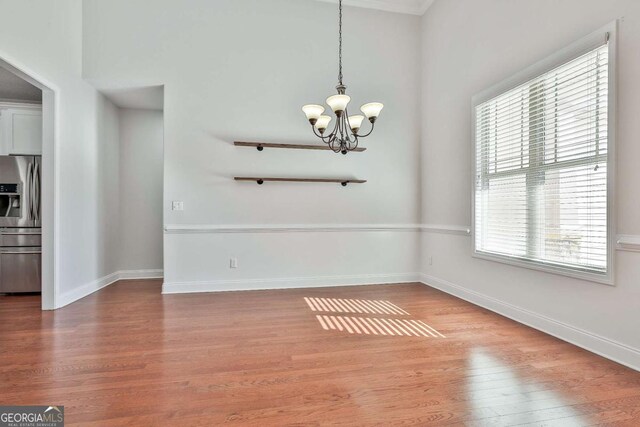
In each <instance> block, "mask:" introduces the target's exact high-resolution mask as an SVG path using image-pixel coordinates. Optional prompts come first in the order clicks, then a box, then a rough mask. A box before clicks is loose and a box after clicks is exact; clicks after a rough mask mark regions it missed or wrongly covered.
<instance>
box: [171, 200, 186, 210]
mask: <svg viewBox="0 0 640 427" xmlns="http://www.w3.org/2000/svg"><path fill="white" fill-rule="evenodd" d="M171 210H172V211H183V210H184V202H180V201H173V202H172V203H171Z"/></svg>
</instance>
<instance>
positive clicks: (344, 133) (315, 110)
mask: <svg viewBox="0 0 640 427" xmlns="http://www.w3.org/2000/svg"><path fill="white" fill-rule="evenodd" d="M338 10H339V13H338V16H339V19H338V22H339V24H338V28H339V30H338V46H339V47H338V86H336V89H337V91H338V94H337V95H333V96H330V97H329V98H327V105H329V107H330V108H331V110H333V112H334V114H335V115H336V120H335V124H334V126H333V130H332V131H331V132H330V133H328V134H326V135H325V132H326V130H327V127H328V126H329V122H331V116H327V115H323V114H322V113H324V107H323V106H322V105H317V104H308V105H305V106H304V107H302V111H304V114H305V115H306V116H307V119H308V120H309V123H311V128H312V129H313V133H314V134H315V135H316V136H317V137H318V138H320V139H321V140H322V141H323V142H324V143H325V144H327V145H328V146H329V148H330V149H331V150H333V152H335V153H338V152H340V153H342V154H347V152H349V151H353V150H355V149H356V148H357V147H358V138H364V137H367V136H369V135H371V132H373V128H374V125H375V122H376V119H377V118H378V115H380V111H381V110H382V107H383V105H382V104H381V103H379V102H370V103H368V104H364V105H363V106H362V107H360V111H362V113H363V114H364V116H363V115H360V114H358V115H355V116H350V115H349V112H348V110H347V104H349V101H351V97H350V96H349V95H346V94H345V90H346V89H347V87H346V86H345V85H344V84H342V0H338ZM365 116H366V118H367V119H368V120H369V122H370V123H371V129H370V130H369V132H367V133H365V134H359V133H358V132H359V131H360V126H361V125H362V122H363V121H364V119H365Z"/></svg>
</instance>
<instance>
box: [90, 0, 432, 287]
mask: <svg viewBox="0 0 640 427" xmlns="http://www.w3.org/2000/svg"><path fill="white" fill-rule="evenodd" d="M344 19H345V28H344V30H345V31H344V41H345V46H344V49H345V50H344V58H345V62H344V67H345V69H344V71H345V83H346V84H347V85H348V86H349V88H348V93H349V94H350V95H351V96H352V99H353V103H354V104H355V105H354V106H355V107H359V106H360V105H361V104H363V103H365V102H367V101H373V100H379V101H382V102H384V103H385V105H386V107H385V110H384V111H383V113H382V116H381V118H380V120H379V123H378V126H377V129H376V132H374V134H373V136H371V137H370V138H369V139H367V140H366V141H365V144H366V146H367V147H368V148H369V150H368V151H367V152H365V153H351V154H349V155H347V156H342V155H335V154H332V153H328V152H315V151H302V150H298V151H296V150H271V151H269V150H265V151H263V152H261V153H260V152H257V151H256V150H254V149H248V148H236V147H234V146H233V145H232V143H233V141H234V140H258V141H273V142H307V143H318V141H316V140H315V137H313V136H312V135H311V133H310V132H311V130H310V129H309V126H308V124H307V123H306V121H305V119H304V115H303V114H302V112H301V111H300V107H301V106H302V105H303V104H306V103H309V102H323V100H324V99H325V98H326V97H327V96H328V95H331V94H333V93H334V86H335V85H336V79H337V76H336V74H337V63H336V62H337V52H336V50H337V43H336V42H337V40H336V38H337V7H336V6H335V5H332V4H327V3H322V2H316V1H311V0H305V1H291V0H270V1H268V2H267V1H263V0H219V1H215V2H211V1H209V0H188V1H183V2H175V1H171V0H162V1H159V2H155V3H154V5H153V7H150V6H149V2H147V1H142V0H134V1H131V0H126V1H125V0H115V1H109V2H104V1H96V0H86V1H85V2H84V70H83V72H84V75H85V77H86V78H87V79H89V80H90V81H91V82H92V83H93V84H95V85H97V86H98V87H100V88H104V89H111V90H113V89H115V88H117V87H118V85H120V86H121V87H126V86H143V85H156V84H164V85H165V98H164V99H165V111H164V113H165V115H164V119H165V162H164V183H165V185H164V222H165V224H166V225H178V226H180V225H193V224H201V225H207V226H209V225H228V224H235V225H247V224H303V225H309V224H356V225H358V224H410V223H415V222H417V221H418V219H419V217H420V213H419V206H420V204H419V170H418V163H419V156H417V155H416V153H418V152H419V149H420V144H419V116H418V113H419V91H418V90H417V89H418V87H419V37H418V34H419V23H420V20H419V18H418V17H415V16H408V15H400V14H393V13H386V12H380V11H372V10H367V9H361V8H350V7H347V8H345V16H344ZM372 29H375V30H373V31H372ZM255 174H259V175H275V176H320V177H322V176H328V177H335V176H338V177H343V176H347V177H351V176H354V177H358V178H363V179H368V180H369V182H368V183H366V184H364V185H350V186H348V187H346V188H343V187H341V186H339V185H337V184H286V183H283V184H274V183H266V184H264V185H263V186H260V187H259V186H258V185H256V184H255V183H238V182H234V181H233V179H232V177H233V176H234V175H255ZM172 200H181V201H184V207H185V210H184V211H183V212H174V211H171V210H170V204H171V201H172ZM381 233H382V234H381ZM410 234H411V235H410V236H408V234H407V232H406V231H394V230H388V231H385V232H379V231H376V232H370V231H360V232H353V231H349V232H331V233H329V234H324V233H318V232H309V233H306V234H305V237H306V247H305V248H304V253H305V257H301V256H300V253H301V252H296V250H295V248H296V247H297V246H296V245H297V243H296V241H297V239H298V238H299V237H300V236H299V235H291V233H284V232H278V233H269V232H263V233H231V234H219V233H215V232H209V233H200V234H198V235H197V236H195V235H193V234H191V233H184V232H180V231H175V232H174V233H171V234H167V235H166V236H165V242H164V243H165V245H164V247H165V262H164V264H165V282H166V283H168V284H181V285H184V289H187V288H189V287H190V286H191V287H192V288H193V287H198V288H199V289H202V288H203V287H207V286H209V289H238V288H240V287H243V286H244V285H246V283H244V282H242V281H243V280H252V279H254V278H256V277H262V278H266V279H269V280H271V279H293V278H301V277H302V278H305V281H304V283H311V282H313V283H315V284H323V283H324V284H330V283H334V282H333V279H331V277H334V276H344V275H348V276H358V277H359V279H360V280H356V279H357V278H353V279H352V280H354V281H358V282H362V281H368V280H370V281H372V282H376V281H379V280H384V279H382V278H387V279H386V280H395V279H393V277H395V278H400V277H406V276H403V275H404V274H405V273H408V272H415V271H417V251H418V246H419V245H418V238H417V234H416V233H410ZM334 242H340V244H341V245H342V247H341V248H335V246H334V244H333V243H334ZM239 248H243V249H244V250H245V251H251V255H243V254H242V253H241V254H240V255H239V253H240V249H239ZM389 248H392V249H393V250H394V251H396V253H394V254H393V255H391V256H389ZM347 249H348V252H347ZM335 252H345V253H344V254H343V257H344V258H343V259H337V256H336V253H335ZM231 256H237V257H238V261H239V268H238V269H236V270H233V271H230V269H229V258H230V257H231ZM319 259H323V260H324V259H328V260H333V261H332V262H331V261H328V262H327V264H322V265H323V266H322V268H321V267H319V264H318V260H319ZM294 260H295V261H294ZM350 260H351V262H349V261H350ZM266 265H269V266H270V269H269V271H265V270H264V266H266ZM186 266H189V267H190V268H187V267H186ZM372 271H374V272H376V273H377V274H378V276H376V277H377V278H370V276H367V275H370V274H371V272H372ZM322 276H328V277H327V280H326V281H324V282H323V280H322V279H321V278H320V279H319V277H322ZM329 276H330V277H329ZM234 280H235V281H236V282H234ZM238 281H239V282H238ZM203 282H208V283H209V284H208V285H203ZM242 283H244V285H243V284H242ZM270 283H275V281H271V282H270ZM298 283H302V282H300V281H298ZM254 285H255V284H254ZM267 285H268V283H265V284H264V286H267Z"/></svg>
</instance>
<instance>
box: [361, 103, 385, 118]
mask: <svg viewBox="0 0 640 427" xmlns="http://www.w3.org/2000/svg"><path fill="white" fill-rule="evenodd" d="M382 107H384V105H382V104H381V103H379V102H370V103H368V104H364V105H363V106H362V107H360V111H362V112H363V113H364V115H365V116H367V119H372V118H373V119H376V118H378V116H379V115H380V111H382Z"/></svg>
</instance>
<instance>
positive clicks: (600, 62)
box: [474, 32, 612, 283]
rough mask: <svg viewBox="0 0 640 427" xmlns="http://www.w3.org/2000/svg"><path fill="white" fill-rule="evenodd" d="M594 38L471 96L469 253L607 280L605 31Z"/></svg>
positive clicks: (608, 130) (607, 60) (607, 70)
mask: <svg viewBox="0 0 640 427" xmlns="http://www.w3.org/2000/svg"><path fill="white" fill-rule="evenodd" d="M591 38H593V37H591ZM598 39H599V40H598V42H597V43H593V42H592V43H590V46H589V47H588V49H585V48H584V47H583V48H582V49H580V50H579V52H576V51H575V50H572V54H571V55H569V54H567V53H566V52H562V53H561V56H562V58H561V60H559V59H558V57H557V56H556V57H554V58H551V59H550V60H547V61H544V62H543V63H541V64H538V65H536V66H534V67H532V69H530V70H527V79H526V80H523V79H519V80H518V82H517V83H516V84H513V83H514V82H513V81H509V82H506V83H505V84H504V85H502V86H503V87H505V86H506V87H508V89H507V90H504V89H500V87H497V88H494V89H492V90H490V91H489V92H487V93H485V94H484V95H480V96H479V97H476V98H474V118H475V123H474V126H475V132H474V133H475V136H474V139H475V141H474V144H475V174H474V187H475V188H474V216H475V218H474V222H475V224H474V246H475V254H476V255H477V256H481V257H484V258H489V259H494V260H502V261H505V262H510V263H516V264H519V265H525V266H529V267H534V268H541V269H545V270H552V271H561V272H565V273H567V274H569V275H573V276H578V277H585V278H590V279H593V280H598V281H602V282H605V283H610V282H611V280H612V278H611V271H610V270H611V268H610V266H611V259H612V258H611V256H610V255H611V253H610V252H611V245H610V239H609V237H610V235H609V234H610V227H609V225H610V221H609V220H610V218H609V211H610V204H609V200H608V194H609V191H610V187H609V186H608V184H609V174H610V165H611V162H610V157H611V149H610V148H611V147H610V133H611V131H612V129H611V126H610V125H609V124H610V120H611V117H610V110H609V104H610V102H611V101H610V99H611V98H610V95H611V94H610V91H611V87H610V84H609V83H610V79H609V75H610V72H611V69H610V67H609V66H610V53H609V47H610V46H609V43H608V42H607V40H609V33H607V34H606V37H605V34H604V33H603V32H601V33H600V36H599V37H598ZM594 44H595V46H594ZM550 64H551V66H550ZM533 71H535V72H533ZM523 81H524V83H523ZM478 98H480V99H478Z"/></svg>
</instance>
